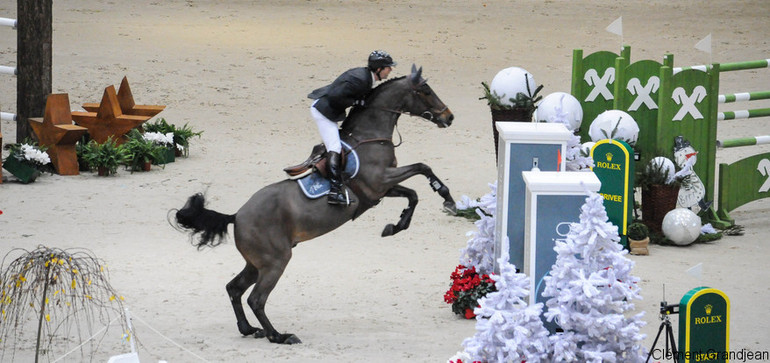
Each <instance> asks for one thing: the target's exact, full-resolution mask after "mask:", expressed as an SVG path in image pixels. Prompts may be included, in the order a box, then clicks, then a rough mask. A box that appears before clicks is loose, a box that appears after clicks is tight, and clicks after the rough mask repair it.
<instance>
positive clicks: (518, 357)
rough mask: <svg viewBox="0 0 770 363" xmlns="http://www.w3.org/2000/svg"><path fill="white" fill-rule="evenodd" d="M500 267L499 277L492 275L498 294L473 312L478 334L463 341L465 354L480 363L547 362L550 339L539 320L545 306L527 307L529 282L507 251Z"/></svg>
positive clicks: (500, 261)
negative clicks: (510, 260) (510, 259)
mask: <svg viewBox="0 0 770 363" xmlns="http://www.w3.org/2000/svg"><path fill="white" fill-rule="evenodd" d="M506 240H507V238H506ZM505 244H506V245H507V243H505ZM503 250H504V251H508V248H507V247H506V248H504V249H503ZM498 264H499V265H500V274H498V275H492V276H491V278H492V279H493V280H495V287H496V288H497V291H495V292H491V293H489V294H487V296H485V297H483V298H481V299H480V300H479V307H477V308H476V309H475V310H474V313H475V314H476V334H475V335H474V336H472V337H470V338H467V339H465V341H463V346H464V347H465V353H466V354H467V355H468V356H469V357H471V358H473V361H481V362H522V361H527V362H541V361H546V359H547V358H548V351H549V340H548V330H547V329H545V327H544V326H543V321H542V320H540V314H541V313H542V311H543V304H542V303H538V304H534V305H529V306H528V305H527V296H529V279H528V278H527V276H526V275H524V274H522V273H516V267H515V266H513V265H512V264H511V263H509V262H508V253H507V252H504V253H503V256H501V257H500V259H499V260H498Z"/></svg>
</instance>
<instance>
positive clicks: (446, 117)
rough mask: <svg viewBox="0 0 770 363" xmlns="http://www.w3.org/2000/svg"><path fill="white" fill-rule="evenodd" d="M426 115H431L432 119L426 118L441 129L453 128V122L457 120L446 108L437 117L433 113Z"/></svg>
mask: <svg viewBox="0 0 770 363" xmlns="http://www.w3.org/2000/svg"><path fill="white" fill-rule="evenodd" d="M426 113H430V115H429V116H430V117H425V118H427V119H429V120H431V121H433V123H435V124H436V126H438V127H440V128H446V127H449V126H451V125H452V120H454V119H455V115H453V114H452V111H449V109H448V108H445V109H444V110H442V111H441V112H439V113H438V114H436V115H434V114H432V113H431V112H426ZM424 116H425V115H424Z"/></svg>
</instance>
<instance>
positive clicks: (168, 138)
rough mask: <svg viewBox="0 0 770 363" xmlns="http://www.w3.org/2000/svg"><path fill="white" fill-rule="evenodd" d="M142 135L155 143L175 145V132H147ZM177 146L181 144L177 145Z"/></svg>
mask: <svg viewBox="0 0 770 363" xmlns="http://www.w3.org/2000/svg"><path fill="white" fill-rule="evenodd" d="M142 137H143V138H144V139H145V140H149V141H152V142H153V143H155V144H158V145H163V146H171V145H174V133H173V132H167V133H165V134H162V133H160V132H145V133H144V135H142ZM177 148H179V146H178V145H177Z"/></svg>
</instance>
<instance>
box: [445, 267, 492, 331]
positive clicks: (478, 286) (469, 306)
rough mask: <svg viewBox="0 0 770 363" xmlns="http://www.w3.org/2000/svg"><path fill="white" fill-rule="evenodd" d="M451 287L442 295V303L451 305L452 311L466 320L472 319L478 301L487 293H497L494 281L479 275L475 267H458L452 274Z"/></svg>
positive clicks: (487, 276) (474, 315)
mask: <svg viewBox="0 0 770 363" xmlns="http://www.w3.org/2000/svg"><path fill="white" fill-rule="evenodd" d="M450 278H451V279H452V286H451V287H450V288H449V290H447V292H446V293H445V294H444V302H446V303H447V304H452V311H453V312H454V313H455V314H457V315H460V316H462V317H464V318H466V319H473V318H475V317H476V314H474V313H473V309H475V308H476V307H477V306H478V305H479V303H478V300H479V299H481V298H482V297H484V296H486V295H487V294H488V293H490V292H493V291H497V290H496V289H495V281H494V280H492V279H491V278H490V277H489V275H486V274H484V275H479V274H478V272H476V267H470V268H468V267H465V266H463V265H458V266H457V267H456V268H455V271H454V272H452V274H451V276H450Z"/></svg>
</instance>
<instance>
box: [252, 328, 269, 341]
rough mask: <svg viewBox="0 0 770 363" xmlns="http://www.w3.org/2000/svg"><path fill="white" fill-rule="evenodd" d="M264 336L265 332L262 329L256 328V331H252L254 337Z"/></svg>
mask: <svg viewBox="0 0 770 363" xmlns="http://www.w3.org/2000/svg"><path fill="white" fill-rule="evenodd" d="M266 336H267V333H265V330H264V329H259V328H257V331H255V332H254V338H256V339H259V338H264V337H266Z"/></svg>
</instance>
